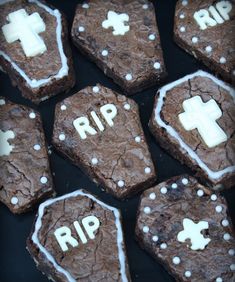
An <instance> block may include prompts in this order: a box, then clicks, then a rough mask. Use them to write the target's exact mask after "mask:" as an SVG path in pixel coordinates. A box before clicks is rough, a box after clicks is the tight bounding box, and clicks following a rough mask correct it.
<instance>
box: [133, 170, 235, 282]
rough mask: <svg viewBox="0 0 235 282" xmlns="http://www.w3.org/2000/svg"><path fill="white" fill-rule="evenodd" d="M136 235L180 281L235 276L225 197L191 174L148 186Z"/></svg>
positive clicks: (213, 281) (211, 281)
mask: <svg viewBox="0 0 235 282" xmlns="http://www.w3.org/2000/svg"><path fill="white" fill-rule="evenodd" d="M136 237H137V240H138V242H139V244H140V246H141V247H142V248H143V249H144V250H146V251H147V252H148V253H150V254H151V255H152V256H153V257H154V258H155V259H156V260H157V261H158V262H160V263H161V264H162V265H163V266H164V267H165V268H166V270H168V271H169V273H170V274H171V275H172V276H173V277H174V278H175V279H176V281H185V282H186V281H191V282H198V281H207V282H222V281H231V282H232V281H235V236H234V231H233V228H232V222H231V219H230V217H229V215H228V210H227V204H226V202H225V199H224V198H223V197H222V196H220V195H219V194H217V193H213V192H212V191H211V190H210V189H208V188H207V187H205V186H203V185H201V184H199V183H198V181H197V180H196V179H195V178H193V177H190V176H187V175H182V176H177V177H173V178H172V179H169V180H167V181H166V182H163V183H161V184H159V185H157V186H155V187H153V188H151V189H148V190H146V191H144V193H143V194H142V196H141V200H140V204H139V207H138V214H137V224H136Z"/></svg>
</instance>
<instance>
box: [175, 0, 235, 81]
mask: <svg viewBox="0 0 235 282" xmlns="http://www.w3.org/2000/svg"><path fill="white" fill-rule="evenodd" d="M174 36H175V41H176V43H177V44H178V45H179V46H181V47H182V48H183V49H185V50H186V51H187V52H188V53H190V54H192V55H193V56H194V57H195V58H197V59H199V60H201V61H202V62H203V63H204V64H205V65H207V66H208V67H209V68H210V69H211V70H213V71H214V72H215V73H216V74H218V75H219V76H221V77H222V78H223V79H224V80H226V81H227V82H230V83H233V84H235V55H234V54H235V51H234V42H235V2H234V1H233V0H230V1H219V0H217V1H214V0H202V1H194V0H180V1H178V2H177V4H176V12H175V29H174Z"/></svg>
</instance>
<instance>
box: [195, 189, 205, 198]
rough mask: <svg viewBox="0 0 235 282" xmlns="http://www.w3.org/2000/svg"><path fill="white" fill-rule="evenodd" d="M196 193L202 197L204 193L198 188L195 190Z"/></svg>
mask: <svg viewBox="0 0 235 282" xmlns="http://www.w3.org/2000/svg"><path fill="white" fill-rule="evenodd" d="M197 195H198V197H202V196H203V195H204V192H203V190H201V189H200V190H198V191H197Z"/></svg>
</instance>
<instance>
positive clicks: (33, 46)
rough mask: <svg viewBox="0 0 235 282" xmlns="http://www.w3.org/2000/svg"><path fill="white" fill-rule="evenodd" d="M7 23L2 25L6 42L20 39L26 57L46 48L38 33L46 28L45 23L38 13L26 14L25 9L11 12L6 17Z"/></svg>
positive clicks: (39, 52) (37, 53)
mask: <svg viewBox="0 0 235 282" xmlns="http://www.w3.org/2000/svg"><path fill="white" fill-rule="evenodd" d="M7 19H8V21H9V22H10V23H9V24H6V25H4V26H3V27H2V31H3V34H4V36H5V38H6V41H7V42H8V43H13V42H15V41H16V40H20V42H21V45H22V48H23V50H24V53H25V55H26V56H27V57H34V56H36V55H39V54H42V53H44V52H45V51H46V50H47V48H46V45H45V43H44V41H43V39H42V38H41V37H40V36H39V35H38V33H41V32H44V31H45V30H46V25H45V23H44V21H43V19H42V18H41V17H40V15H39V14H38V13H33V14H32V15H30V16H29V15H28V14H27V12H26V11H25V9H20V10H18V11H15V12H12V13H10V14H9V15H8V17H7Z"/></svg>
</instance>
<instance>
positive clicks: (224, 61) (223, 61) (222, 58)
mask: <svg viewBox="0 0 235 282" xmlns="http://www.w3.org/2000/svg"><path fill="white" fill-rule="evenodd" d="M219 61H220V63H221V64H225V63H226V61H227V60H226V59H225V57H221V58H220V60H219Z"/></svg>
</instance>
